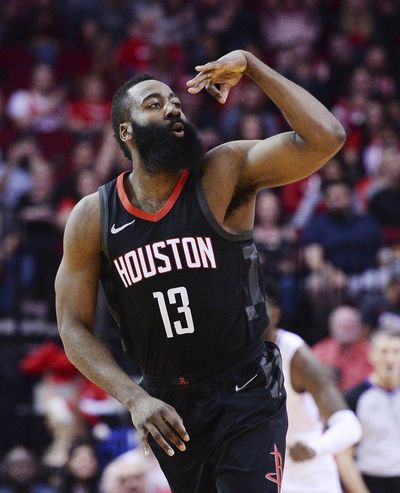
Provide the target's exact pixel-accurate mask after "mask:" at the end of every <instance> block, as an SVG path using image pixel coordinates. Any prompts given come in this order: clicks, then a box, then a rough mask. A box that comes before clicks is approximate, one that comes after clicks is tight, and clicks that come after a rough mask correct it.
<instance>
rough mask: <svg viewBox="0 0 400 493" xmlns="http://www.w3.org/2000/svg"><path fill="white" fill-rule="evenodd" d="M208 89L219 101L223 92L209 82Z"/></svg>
mask: <svg viewBox="0 0 400 493" xmlns="http://www.w3.org/2000/svg"><path fill="white" fill-rule="evenodd" d="M206 91H207V92H208V94H210V95H211V96H212V97H213V98H214V99H216V100H217V101H220V100H221V93H220V91H219V89H218V88H217V86H216V85H215V84H208V85H207V86H206Z"/></svg>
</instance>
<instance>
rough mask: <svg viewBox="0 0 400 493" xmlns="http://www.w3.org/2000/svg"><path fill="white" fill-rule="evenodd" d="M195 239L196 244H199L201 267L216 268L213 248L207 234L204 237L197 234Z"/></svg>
mask: <svg viewBox="0 0 400 493" xmlns="http://www.w3.org/2000/svg"><path fill="white" fill-rule="evenodd" d="M196 240H197V244H198V246H199V252H200V256H201V263H202V265H203V267H204V268H207V267H212V268H213V269H216V268H217V264H216V262H215V257H214V250H213V247H212V243H211V239H210V238H209V237H207V236H206V237H205V238H202V237H201V236H198V237H197V238H196ZM209 264H210V265H209Z"/></svg>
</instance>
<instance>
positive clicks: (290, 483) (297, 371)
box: [264, 281, 368, 493]
mask: <svg viewBox="0 0 400 493" xmlns="http://www.w3.org/2000/svg"><path fill="white" fill-rule="evenodd" d="M266 294H267V300H268V301H267V304H268V314H269V320H270V322H269V326H268V328H267V329H266V331H265V333H264V337H265V338H266V340H268V341H271V342H275V343H276V344H277V345H278V347H279V349H280V352H281V354H282V368H283V375H284V378H285V388H286V393H287V413H288V420H289V427H288V433H287V437H286V441H287V445H286V451H287V454H286V461H285V468H284V473H283V484H282V493H310V492H313V493H341V492H342V488H341V486H340V480H339V472H338V468H337V466H336V463H335V458H334V455H335V454H338V453H339V452H342V451H344V450H347V449H348V448H349V447H351V446H352V445H354V444H355V443H356V442H358V440H359V439H360V437H361V426H360V423H359V421H358V420H357V418H356V416H355V414H354V413H353V412H352V411H350V410H349V409H348V407H347V405H346V403H345V401H344V398H343V396H342V394H341V393H340V391H339V389H338V388H337V387H336V386H335V384H334V383H333V381H332V379H331V378H330V377H329V376H328V373H327V371H326V370H325V368H324V367H323V366H322V365H321V364H320V363H319V361H318V360H317V358H316V357H315V356H314V354H313V353H312V351H311V349H310V348H309V347H308V345H307V344H306V343H305V342H304V341H303V339H301V338H300V337H299V336H298V335H296V334H294V333H292V332H288V331H286V330H283V329H278V328H277V324H278V322H279V320H280V316H281V310H280V296H279V292H278V289H277V287H276V286H275V285H274V284H273V283H270V282H269V281H268V282H267V284H266ZM324 425H326V426H327V428H326V430H325V431H324ZM346 479H347V481H346V483H347V484H346V486H350V488H351V489H349V493H368V491H367V489H366V487H365V485H364V484H363V481H362V479H361V476H360V474H359V473H357V471H352V474H347V475H346Z"/></svg>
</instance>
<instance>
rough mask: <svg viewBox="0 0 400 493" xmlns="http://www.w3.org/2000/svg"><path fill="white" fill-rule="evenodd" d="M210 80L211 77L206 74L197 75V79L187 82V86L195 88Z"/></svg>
mask: <svg viewBox="0 0 400 493" xmlns="http://www.w3.org/2000/svg"><path fill="white" fill-rule="evenodd" d="M209 79H210V76H209V75H208V74H205V73H203V72H201V73H200V74H197V75H196V77H194V78H193V79H190V80H188V81H187V82H186V85H187V86H188V87H193V86H196V85H198V84H199V83H200V82H204V81H208V80H209Z"/></svg>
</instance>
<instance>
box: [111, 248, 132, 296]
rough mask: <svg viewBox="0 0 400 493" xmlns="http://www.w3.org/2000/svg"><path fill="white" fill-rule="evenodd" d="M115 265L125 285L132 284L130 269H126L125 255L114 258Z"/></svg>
mask: <svg viewBox="0 0 400 493" xmlns="http://www.w3.org/2000/svg"><path fill="white" fill-rule="evenodd" d="M114 265H115V267H116V268H117V271H118V274H119V276H120V278H121V279H122V282H123V283H124V286H125V287H126V288H127V287H128V286H131V285H132V281H131V278H130V277H129V274H128V271H127V269H126V265H125V260H124V257H123V256H122V255H121V257H118V258H116V259H115V260H114Z"/></svg>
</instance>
